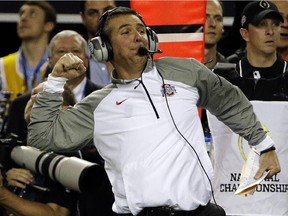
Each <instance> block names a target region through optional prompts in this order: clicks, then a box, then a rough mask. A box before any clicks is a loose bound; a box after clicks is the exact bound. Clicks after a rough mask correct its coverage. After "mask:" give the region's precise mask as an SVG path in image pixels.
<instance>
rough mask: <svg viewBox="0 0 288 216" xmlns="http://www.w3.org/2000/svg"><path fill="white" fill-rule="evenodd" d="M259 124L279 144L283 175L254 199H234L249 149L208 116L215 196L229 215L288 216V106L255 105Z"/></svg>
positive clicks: (264, 185) (265, 183) (267, 182)
mask: <svg viewBox="0 0 288 216" xmlns="http://www.w3.org/2000/svg"><path fill="white" fill-rule="evenodd" d="M251 103H252V104H253V108H254V111H255V113H256V114H257V116H258V118H259V120H260V121H261V123H262V125H263V126H264V128H265V130H266V131H268V133H269V135H270V136H271V137H272V139H273V140H274V141H275V143H276V152H277V154H278V157H279V162H280V165H281V169H282V170H281V172H280V173H279V174H277V175H276V176H274V177H273V178H272V179H269V180H264V181H263V182H261V183H260V184H259V185H258V186H257V188H256V191H255V193H254V194H253V195H234V193H235V191H236V190H237V188H238V186H239V179H240V173H241V169H242V166H243V164H244V162H245V160H246V157H247V154H248V151H249V145H248V143H247V141H246V140H244V139H242V138H241V137H239V136H238V135H236V134H235V133H233V132H232V131H231V130H230V129H229V128H228V127H227V126H226V125H224V124H223V123H222V122H220V121H218V120H217V119H216V117H215V116H213V115H211V114H210V113H209V112H207V118H208V122H209V127H210V130H211V134H212V148H213V150H212V155H211V157H212V161H213V164H214V171H215V179H214V180H215V181H214V194H215V199H216V202H217V203H218V204H219V205H221V206H222V207H223V208H224V209H225V211H226V213H227V215H241V216H244V215H245V216H256V215H257V216H260V215H261V216H264V215H265V216H276V215H277V216H278V215H288V144H287V140H288V132H287V131H288V102H264V101H252V102H251Z"/></svg>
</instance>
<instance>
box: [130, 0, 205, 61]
mask: <svg viewBox="0 0 288 216" xmlns="http://www.w3.org/2000/svg"><path fill="white" fill-rule="evenodd" d="M130 6H131V8H132V9H134V10H136V11H137V12H139V13H140V14H141V16H142V17H143V19H144V21H145V23H146V24H147V26H149V27H150V28H151V29H153V30H154V31H155V32H156V33H157V35H158V38H159V41H160V44H159V49H160V50H162V51H163V54H155V58H159V57H163V56H171V57H185V58H195V59H197V60H198V61H200V62H202V63H203V62H204V34H203V28H204V24H205V19H206V1H194V0H193V1H187V0H180V1H173V0H167V1H166V0H142V1H141V0H130Z"/></svg>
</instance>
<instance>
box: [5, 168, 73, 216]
mask: <svg viewBox="0 0 288 216" xmlns="http://www.w3.org/2000/svg"><path fill="white" fill-rule="evenodd" d="M0 172H1V171H0ZM33 179H34V177H33V175H32V174H31V173H30V171H28V170H26V169H15V168H13V169H11V170H9V171H8V172H7V177H6V180H7V186H9V187H18V188H21V189H27V190H28V189H31V188H32V187H30V186H29V185H31V184H33ZM3 180H4V179H3V173H1V175H0V205H1V206H2V207H4V208H5V209H6V210H7V212H9V213H10V214H9V215H11V213H13V215H17V216H34V215H35V216H39V215H45V216H49V215H53V216H55V215H56V216H68V215H73V214H71V213H72V211H71V209H75V207H76V206H77V199H76V196H75V194H74V193H71V192H68V191H66V189H65V188H64V187H63V186H61V185H60V184H59V183H56V182H53V181H52V180H49V179H46V180H47V181H49V182H46V183H48V184H49V185H50V186H53V187H54V188H53V187H50V189H47V191H44V189H43V192H42V193H38V199H39V200H42V201H43V203H41V202H38V201H30V200H27V199H23V198H21V197H19V196H17V195H16V194H14V193H13V192H11V191H10V190H9V189H8V188H7V187H5V186H4V183H3V182H4V181H3ZM39 195H40V196H39ZM75 211H76V209H75ZM4 215H5V213H4ZM74 215H76V214H74Z"/></svg>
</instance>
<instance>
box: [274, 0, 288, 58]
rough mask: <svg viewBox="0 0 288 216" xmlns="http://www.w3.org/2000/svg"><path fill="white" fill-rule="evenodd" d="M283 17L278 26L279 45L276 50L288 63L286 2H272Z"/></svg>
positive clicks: (287, 10)
mask: <svg viewBox="0 0 288 216" xmlns="http://www.w3.org/2000/svg"><path fill="white" fill-rule="evenodd" d="M273 2H274V3H275V5H276V6H277V8H278V10H279V12H280V13H281V15H282V17H283V21H284V22H283V23H281V25H280V43H279V46H278V48H277V51H278V53H279V54H280V55H281V56H282V57H283V58H284V59H285V60H286V61H288V0H273Z"/></svg>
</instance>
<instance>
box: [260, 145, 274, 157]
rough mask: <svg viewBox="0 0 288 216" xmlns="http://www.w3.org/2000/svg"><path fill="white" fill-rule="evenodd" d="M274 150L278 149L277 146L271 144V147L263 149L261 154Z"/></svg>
mask: <svg viewBox="0 0 288 216" xmlns="http://www.w3.org/2000/svg"><path fill="white" fill-rule="evenodd" d="M274 150H276V148H275V146H271V147H270V148H268V149H265V150H263V151H261V152H260V155H262V154H264V153H266V152H269V151H274Z"/></svg>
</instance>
